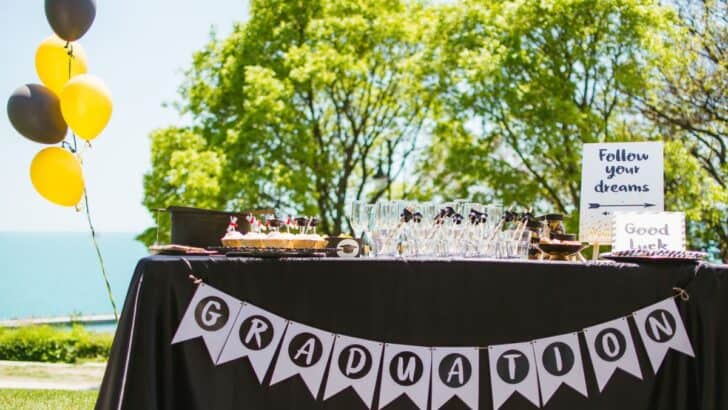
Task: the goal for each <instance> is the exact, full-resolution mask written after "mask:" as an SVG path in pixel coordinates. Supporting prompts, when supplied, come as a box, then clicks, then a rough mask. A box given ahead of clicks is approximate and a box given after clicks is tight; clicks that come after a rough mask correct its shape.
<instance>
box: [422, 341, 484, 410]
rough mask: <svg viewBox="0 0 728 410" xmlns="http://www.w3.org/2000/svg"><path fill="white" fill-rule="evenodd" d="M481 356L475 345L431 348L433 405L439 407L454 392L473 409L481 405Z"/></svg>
mask: <svg viewBox="0 0 728 410" xmlns="http://www.w3.org/2000/svg"><path fill="white" fill-rule="evenodd" d="M479 356H480V351H479V350H478V348H476V347H434V348H432V370H433V373H434V374H433V375H432V408H433V409H439V408H440V407H442V406H443V405H445V403H447V402H448V400H450V399H451V398H452V397H453V396H457V397H458V398H459V399H460V400H462V402H463V403H465V404H466V405H467V406H468V407H470V408H471V409H473V410H476V409H477V408H478V389H479V388H480V384H479V375H480V367H479V363H478V362H479Z"/></svg>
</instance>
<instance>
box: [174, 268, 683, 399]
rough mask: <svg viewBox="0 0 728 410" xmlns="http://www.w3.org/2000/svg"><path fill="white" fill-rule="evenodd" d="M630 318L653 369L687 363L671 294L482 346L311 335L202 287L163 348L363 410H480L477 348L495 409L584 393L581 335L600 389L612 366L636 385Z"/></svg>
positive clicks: (639, 375) (305, 329)
mask: <svg viewBox="0 0 728 410" xmlns="http://www.w3.org/2000/svg"><path fill="white" fill-rule="evenodd" d="M682 292H683V293H684V291H682ZM630 316H632V317H633V318H634V325H635V326H636V328H637V329H638V333H639V339H640V340H641V341H642V344H643V346H644V348H645V351H646V352H647V356H648V358H649V362H650V365H651V367H652V369H653V371H654V373H657V372H658V371H659V369H660V367H661V365H662V362H663V361H664V359H665V356H666V355H667V352H668V351H669V350H670V349H672V350H674V351H676V352H680V353H683V354H685V355H687V356H690V357H695V353H694V351H693V347H692V345H691V343H690V339H689V338H688V334H687V331H686V329H685V325H684V323H683V319H682V317H681V316H680V312H679V310H678V308H677V303H676V300H675V298H674V297H670V298H667V299H664V300H662V301H659V302H657V303H655V304H652V305H650V306H647V307H645V308H642V309H640V310H638V311H636V312H634V313H633V314H631V315H628V316H625V317H622V318H618V319H615V320H611V321H609V322H605V323H601V324H598V325H594V326H591V327H588V328H586V329H584V330H583V331H580V332H574V333H567V334H563V335H558V336H552V337H547V338H542V339H536V340H533V341H530V342H522V343H511V344H502V345H494V346H488V347H483V346H478V347H475V346H474V347H424V346H408V345H400V344H388V343H383V342H380V341H373V340H366V339H359V338H355V337H351V336H346V335H338V334H334V333H331V332H328V331H325V330H321V329H316V328H313V327H310V326H306V325H304V324H301V323H297V322H292V321H289V320H286V319H285V318H282V317H280V316H277V315H275V314H274V313H271V312H268V311H266V310H264V309H262V308H260V307H257V306H254V305H251V304H249V303H246V302H243V301H240V300H238V299H237V298H235V297H233V296H230V295H228V294H226V293H224V292H222V291H220V290H217V289H215V288H213V287H211V286H209V285H206V284H204V283H201V284H199V286H198V288H197V290H196V291H195V293H194V295H193V296H192V300H191V301H190V304H189V305H188V307H187V309H186V311H185V313H184V315H183V316H182V320H181V321H180V324H179V327H178V328H177V331H176V332H175V335H174V337H173V339H172V344H176V343H180V342H184V341H187V340H191V339H194V338H197V337H201V338H202V339H203V341H204V343H205V346H206V348H207V351H208V353H209V355H210V358H211V360H212V362H213V363H215V364H216V365H220V364H223V363H228V362H231V361H234V360H238V359H242V358H247V359H248V360H249V362H250V364H251V367H252V368H253V371H254V372H255V375H256V377H257V379H258V381H259V382H260V383H261V384H262V383H263V379H264V378H265V376H266V374H267V373H268V372H269V370H270V369H271V367H272V368H273V371H272V376H271V381H270V384H271V385H274V384H277V383H280V382H282V381H284V380H287V379H289V378H291V377H293V376H296V375H299V376H300V378H301V380H303V382H304V384H305V385H306V387H307V388H308V390H309V391H310V392H311V395H312V396H313V397H314V399H317V398H318V397H319V396H318V394H319V392H320V391H323V400H328V399H330V398H331V397H333V396H335V395H337V394H339V393H341V392H342V391H344V390H346V389H347V388H348V387H351V389H352V390H353V391H354V392H355V393H356V394H357V395H358V396H359V398H360V399H361V401H362V403H363V404H364V405H365V406H366V408H368V409H372V408H373V406H374V402H375V400H374V399H375V391H376V389H377V386H379V400H378V408H383V407H385V406H387V405H388V404H390V403H392V402H393V401H395V400H396V399H397V398H399V397H401V396H402V395H404V396H406V397H407V398H409V400H411V401H412V403H414V404H415V406H417V408H419V409H428V408H432V409H439V408H440V407H442V406H443V405H444V404H445V403H447V402H448V401H449V400H451V399H453V397H457V398H458V399H460V401H462V402H463V403H464V404H465V405H467V406H468V407H470V408H471V409H477V408H479V406H480V404H479V400H480V396H481V392H480V391H479V386H480V381H479V375H480V350H481V349H486V348H487V350H488V363H489V373H490V379H491V393H492V398H493V403H492V409H493V410H498V409H500V407H501V406H503V404H504V403H505V402H506V401H507V400H508V399H509V398H510V397H511V396H513V395H514V394H515V393H519V394H520V395H522V396H523V397H524V398H526V399H527V400H528V401H530V402H531V403H532V404H533V406H534V407H535V408H540V407H541V406H542V405H543V406H545V405H546V404H548V403H549V401H550V400H551V399H552V398H553V396H554V395H555V394H557V393H558V390H559V388H560V387H561V386H562V385H566V386H569V387H570V388H572V389H574V390H575V391H577V392H579V393H580V394H582V395H583V396H584V397H588V395H589V393H588V391H587V387H586V386H587V384H586V377H585V374H586V372H585V368H584V361H583V360H582V356H581V346H580V341H579V333H583V334H584V340H585V341H586V350H587V351H588V352H589V356H590V358H591V362H592V365H593V370H594V375H595V376H596V381H597V386H598V388H599V392H602V391H604V389H605V388H606V386H607V384H608V383H609V380H610V379H611V378H612V376H613V375H614V372H615V371H616V370H617V369H621V370H623V371H625V372H627V373H629V374H631V375H633V376H635V377H636V378H637V379H642V369H641V367H640V363H639V359H638V357H637V352H636V347H635V339H634V337H633V336H632V332H631V331H630V325H629V321H628V317H630ZM276 351H278V356H277V359H275V360H274V356H275V354H276ZM327 369H328V377H327V378H326V382H325V383H323V378H324V374H325V373H326V371H327ZM322 384H323V385H322ZM428 400H429V401H430V403H429V407H428Z"/></svg>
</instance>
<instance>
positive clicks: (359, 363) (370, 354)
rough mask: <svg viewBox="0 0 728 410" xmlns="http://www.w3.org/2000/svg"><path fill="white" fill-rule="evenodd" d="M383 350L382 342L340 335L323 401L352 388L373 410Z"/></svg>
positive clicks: (335, 345) (335, 347) (335, 344)
mask: <svg viewBox="0 0 728 410" xmlns="http://www.w3.org/2000/svg"><path fill="white" fill-rule="evenodd" d="M383 347H384V344H383V343H381V342H373V341H371V340H364V339H357V338H355V337H349V336H343V335H337V336H336V343H334V353H333V355H332V356H331V363H330V364H329V377H328V380H327V382H326V389H325V390H324V400H328V399H329V398H330V397H331V396H333V395H335V394H337V393H339V392H340V391H342V390H344V389H346V388H347V387H351V388H353V389H354V391H355V392H356V394H358V395H359V397H360V398H361V400H362V401H363V402H364V404H366V406H367V408H369V409H371V408H372V401H373V400H374V387H375V386H376V384H377V373H379V363H380V362H381V360H382V348H383Z"/></svg>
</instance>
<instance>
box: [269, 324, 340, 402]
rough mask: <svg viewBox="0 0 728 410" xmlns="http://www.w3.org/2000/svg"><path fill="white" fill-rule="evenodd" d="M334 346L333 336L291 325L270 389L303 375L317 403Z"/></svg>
mask: <svg viewBox="0 0 728 410" xmlns="http://www.w3.org/2000/svg"><path fill="white" fill-rule="evenodd" d="M333 345H334V334H333V333H329V332H325V331H323V330H320V329H316V328H315V327H310V326H306V325H302V324H300V323H296V322H290V323H289V324H288V329H286V336H285V337H284V338H283V344H282V345H281V351H280V353H279V354H278V361H277V363H276V366H275V369H273V378H272V379H271V381H270V385H271V386H272V385H274V384H276V383H279V382H281V381H283V380H286V379H288V378H290V377H292V376H295V375H297V374H298V375H300V376H301V379H303V382H304V383H305V384H306V387H308V390H309V391H310V392H311V395H312V396H313V398H314V399H315V398H316V396H317V395H318V391H319V388H320V387H321V379H323V377H324V372H325V371H326V362H327V361H328V359H329V355H330V354H331V348H332V347H333Z"/></svg>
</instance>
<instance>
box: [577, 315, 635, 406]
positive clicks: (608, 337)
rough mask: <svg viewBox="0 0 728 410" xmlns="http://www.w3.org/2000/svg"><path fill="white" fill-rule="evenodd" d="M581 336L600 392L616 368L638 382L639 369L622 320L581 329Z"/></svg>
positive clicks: (631, 341) (625, 324)
mask: <svg viewBox="0 0 728 410" xmlns="http://www.w3.org/2000/svg"><path fill="white" fill-rule="evenodd" d="M584 337H585V338H586V343H587V348H588V350H589V357H591V360H592V364H593V365H594V374H595V375H596V377H597V385H598V386H599V391H600V392H602V391H604V386H606V385H607V383H608V382H609V379H611V378H612V375H613V374H614V372H615V371H616V370H617V369H622V370H624V371H625V372H627V373H629V374H631V375H633V376H635V377H636V378H638V379H640V380H642V370H640V363H639V361H638V360H637V352H636V351H635V348H634V341H633V340H632V333H631V332H630V331H629V324H628V323H627V319H626V318H619V319H615V320H612V321H609V322H606V323H602V324H599V325H596V326H592V327H588V328H586V329H584Z"/></svg>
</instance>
